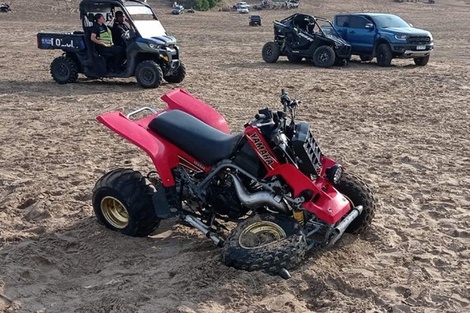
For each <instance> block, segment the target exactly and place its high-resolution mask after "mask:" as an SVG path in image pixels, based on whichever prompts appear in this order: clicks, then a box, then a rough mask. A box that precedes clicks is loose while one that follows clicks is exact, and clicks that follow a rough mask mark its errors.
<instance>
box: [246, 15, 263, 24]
mask: <svg viewBox="0 0 470 313" xmlns="http://www.w3.org/2000/svg"><path fill="white" fill-rule="evenodd" d="M249 25H250V26H261V16H259V15H252V16H250V23H249Z"/></svg>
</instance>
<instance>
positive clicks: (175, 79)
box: [163, 61, 186, 84]
mask: <svg viewBox="0 0 470 313" xmlns="http://www.w3.org/2000/svg"><path fill="white" fill-rule="evenodd" d="M185 77H186V67H185V66H184V64H183V62H181V61H180V66H179V67H178V69H177V70H176V72H174V73H173V74H172V75H168V76H163V79H165V80H166V81H167V82H169V83H170V84H177V83H181V82H182V81H183V80H184V78H185Z"/></svg>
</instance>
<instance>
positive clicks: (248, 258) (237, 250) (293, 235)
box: [222, 214, 307, 274]
mask: <svg viewBox="0 0 470 313" xmlns="http://www.w3.org/2000/svg"><path fill="white" fill-rule="evenodd" d="M306 250H307V244H306V238H305V234H304V232H303V231H302V229H301V227H300V225H299V224H298V223H297V222H296V221H295V220H294V219H293V218H291V217H287V216H274V215H267V214H263V215H255V216H252V217H249V218H248V219H246V220H245V221H243V222H241V223H240V224H238V225H237V227H236V228H235V229H233V231H232V233H231V234H230V236H229V237H228V238H227V240H226V241H225V244H224V247H223V249H222V259H223V261H224V263H225V264H226V265H228V266H233V267H235V268H238V269H242V270H246V271H257V270H264V271H267V272H269V273H272V274H276V273H278V272H279V271H280V270H281V269H282V268H285V269H292V268H295V267H296V266H297V265H298V264H299V263H300V261H301V260H302V258H303V256H304V255H305V251H306Z"/></svg>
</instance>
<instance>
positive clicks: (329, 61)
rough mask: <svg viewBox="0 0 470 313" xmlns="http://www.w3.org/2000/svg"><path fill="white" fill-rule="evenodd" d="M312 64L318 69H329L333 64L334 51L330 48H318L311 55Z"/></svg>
mask: <svg viewBox="0 0 470 313" xmlns="http://www.w3.org/2000/svg"><path fill="white" fill-rule="evenodd" d="M313 64H315V66H318V67H330V66H332V65H333V64H335V51H334V50H333V48H331V47H330V46H320V47H318V48H317V49H316V50H315V52H314V53H313Z"/></svg>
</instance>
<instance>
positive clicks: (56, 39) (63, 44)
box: [37, 33, 85, 52]
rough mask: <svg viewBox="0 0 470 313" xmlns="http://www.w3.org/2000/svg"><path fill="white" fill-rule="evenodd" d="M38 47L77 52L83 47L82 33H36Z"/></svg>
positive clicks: (83, 38)
mask: <svg viewBox="0 0 470 313" xmlns="http://www.w3.org/2000/svg"><path fill="white" fill-rule="evenodd" d="M37 39H38V48H39V49H62V50H66V51H73V52H78V51H82V50H84V49H85V35H84V34H80V33H79V34H60V33H59V34H57V33H56V34H54V33H38V34H37Z"/></svg>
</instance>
